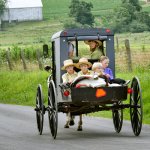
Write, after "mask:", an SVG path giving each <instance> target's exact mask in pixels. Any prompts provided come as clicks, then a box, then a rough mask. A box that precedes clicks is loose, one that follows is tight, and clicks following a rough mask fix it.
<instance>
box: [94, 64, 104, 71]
mask: <svg viewBox="0 0 150 150" xmlns="http://www.w3.org/2000/svg"><path fill="white" fill-rule="evenodd" d="M98 67H99V68H103V67H102V64H101V63H100V62H95V63H94V64H93V65H92V70H93V71H94V70H95V69H96V68H98Z"/></svg>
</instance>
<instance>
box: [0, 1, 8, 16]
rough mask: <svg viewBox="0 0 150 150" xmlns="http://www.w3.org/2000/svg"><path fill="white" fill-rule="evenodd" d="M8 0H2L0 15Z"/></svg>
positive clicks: (0, 2)
mask: <svg viewBox="0 0 150 150" xmlns="http://www.w3.org/2000/svg"><path fill="white" fill-rule="evenodd" d="M6 2H7V0H0V16H2V14H3V11H4V9H5V6H6Z"/></svg>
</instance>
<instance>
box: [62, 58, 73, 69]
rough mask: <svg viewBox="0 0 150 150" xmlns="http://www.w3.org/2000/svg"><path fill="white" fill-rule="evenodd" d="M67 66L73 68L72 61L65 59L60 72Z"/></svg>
mask: <svg viewBox="0 0 150 150" xmlns="http://www.w3.org/2000/svg"><path fill="white" fill-rule="evenodd" d="M68 66H75V64H74V63H73V61H72V59H67V60H65V61H64V66H63V67H62V68H61V69H62V70H65V69H66V67H68Z"/></svg>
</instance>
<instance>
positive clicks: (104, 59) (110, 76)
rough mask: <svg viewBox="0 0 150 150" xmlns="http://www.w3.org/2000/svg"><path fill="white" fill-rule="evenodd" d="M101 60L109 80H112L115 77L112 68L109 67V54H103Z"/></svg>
mask: <svg viewBox="0 0 150 150" xmlns="http://www.w3.org/2000/svg"><path fill="white" fill-rule="evenodd" d="M100 62H101V64H102V66H103V69H104V74H105V76H106V77H107V78H108V80H112V79H113V78H114V77H113V73H112V70H111V69H110V68H108V65H109V58H108V57H107V56H101V57H100Z"/></svg>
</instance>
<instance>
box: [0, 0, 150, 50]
mask: <svg viewBox="0 0 150 150" xmlns="http://www.w3.org/2000/svg"><path fill="white" fill-rule="evenodd" d="M42 1H43V16H44V20H43V21H40V22H22V23H12V24H10V25H9V26H8V25H5V26H6V27H5V28H3V31H0V47H1V48H2V47H5V48H7V47H8V46H9V47H10V46H12V45H14V44H17V45H23V46H24V45H40V44H43V43H49V41H50V38H51V35H52V34H53V33H55V32H57V31H59V30H62V29H63V23H65V22H66V21H67V19H68V13H69V8H68V6H69V5H70V2H71V0H61V1H60V0H42ZM86 1H87V2H92V4H93V9H92V13H93V14H94V15H95V17H96V18H95V20H96V22H101V16H103V15H105V14H107V13H109V12H110V11H112V10H113V9H114V8H115V7H117V6H119V5H120V3H121V0H92V1H91V0H86ZM142 4H143V8H144V9H147V11H149V12H150V6H149V5H145V4H144V3H143V2H142ZM99 25H100V24H99ZM135 35H136V34H135ZM127 36H128V35H127ZM145 36H146V37H145ZM124 37H125V36H124ZM129 37H130V35H129ZM125 38H127V37H125ZM131 38H132V36H131ZM134 38H135V37H134ZM136 38H137V39H136V40H134V44H135V45H136V44H137V43H141V42H140V38H141V39H145V41H144V42H147V33H146V35H145V33H143V34H140V36H136ZM148 40H149V39H148Z"/></svg>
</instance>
